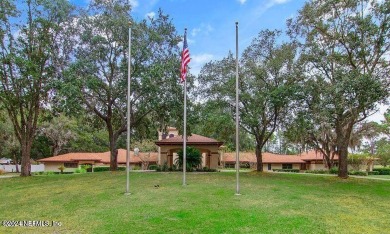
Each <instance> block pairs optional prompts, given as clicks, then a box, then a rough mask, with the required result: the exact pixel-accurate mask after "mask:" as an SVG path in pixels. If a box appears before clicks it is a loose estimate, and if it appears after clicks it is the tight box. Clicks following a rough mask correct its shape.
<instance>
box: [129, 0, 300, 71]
mask: <svg viewBox="0 0 390 234" xmlns="http://www.w3.org/2000/svg"><path fill="white" fill-rule="evenodd" d="M130 2H131V3H132V5H133V12H132V16H133V18H134V19H135V20H137V21H138V20H142V19H144V18H147V17H148V16H153V15H154V14H156V13H157V11H158V9H159V8H161V9H162V10H163V12H164V13H165V14H168V15H169V16H170V18H171V19H172V22H173V24H174V25H175V27H176V29H177V31H178V32H179V33H180V34H183V33H184V28H187V29H188V34H187V35H188V36H187V39H188V44H189V49H190V53H191V63H190V67H191V73H193V74H198V73H199V71H200V69H201V67H202V65H203V64H204V63H205V62H208V61H210V60H215V59H221V58H222V57H224V56H226V55H227V54H228V52H229V50H230V51H233V52H234V51H235V22H239V51H241V52H242V51H243V50H244V49H245V48H246V47H247V46H248V45H249V44H250V42H251V41H252V39H253V38H254V37H256V35H257V34H258V33H259V32H260V30H262V29H284V28H285V25H286V20H287V19H288V18H291V17H293V16H295V15H296V14H297V12H298V10H299V9H301V8H302V7H303V5H304V2H305V1H304V0H130Z"/></svg>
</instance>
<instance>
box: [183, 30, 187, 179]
mask: <svg viewBox="0 0 390 234" xmlns="http://www.w3.org/2000/svg"><path fill="white" fill-rule="evenodd" d="M184 36H185V37H186V36H187V28H186V29H184ZM185 40H186V38H185ZM186 168H187V78H186V79H184V129H183V186H186V185H187V183H186Z"/></svg>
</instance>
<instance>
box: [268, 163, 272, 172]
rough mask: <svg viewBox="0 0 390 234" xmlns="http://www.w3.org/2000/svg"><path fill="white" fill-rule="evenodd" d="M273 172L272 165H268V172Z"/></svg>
mask: <svg viewBox="0 0 390 234" xmlns="http://www.w3.org/2000/svg"><path fill="white" fill-rule="evenodd" d="M270 170H272V168H271V163H268V171H270Z"/></svg>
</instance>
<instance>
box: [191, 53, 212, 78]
mask: <svg viewBox="0 0 390 234" xmlns="http://www.w3.org/2000/svg"><path fill="white" fill-rule="evenodd" d="M190 53H191V49H190ZM213 59H214V55H212V54H207V53H204V54H197V55H191V62H190V64H189V66H190V67H191V73H192V74H194V75H198V74H199V72H200V69H202V67H203V65H204V64H205V63H207V62H209V61H211V60H213Z"/></svg>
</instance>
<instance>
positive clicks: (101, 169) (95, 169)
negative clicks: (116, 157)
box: [93, 167, 110, 172]
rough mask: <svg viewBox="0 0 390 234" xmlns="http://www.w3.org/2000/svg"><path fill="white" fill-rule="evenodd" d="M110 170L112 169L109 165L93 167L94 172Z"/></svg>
mask: <svg viewBox="0 0 390 234" xmlns="http://www.w3.org/2000/svg"><path fill="white" fill-rule="evenodd" d="M109 170H110V168H109V167H95V168H93V171H94V172H102V171H109Z"/></svg>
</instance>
